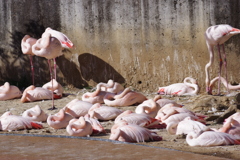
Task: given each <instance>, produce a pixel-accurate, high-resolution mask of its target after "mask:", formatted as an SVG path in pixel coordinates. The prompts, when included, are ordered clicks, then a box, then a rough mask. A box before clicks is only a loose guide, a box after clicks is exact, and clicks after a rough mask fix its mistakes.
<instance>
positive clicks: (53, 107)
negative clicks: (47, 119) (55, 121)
mask: <svg viewBox="0 0 240 160" xmlns="http://www.w3.org/2000/svg"><path fill="white" fill-rule="evenodd" d="M55 109H57V108H56V107H55V106H52V108H48V110H51V111H52V110H55Z"/></svg>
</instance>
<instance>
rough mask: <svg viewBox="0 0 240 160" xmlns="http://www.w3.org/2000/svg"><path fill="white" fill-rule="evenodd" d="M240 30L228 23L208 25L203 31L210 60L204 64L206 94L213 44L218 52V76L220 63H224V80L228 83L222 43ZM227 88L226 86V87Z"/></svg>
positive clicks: (208, 89) (212, 57) (212, 58)
mask: <svg viewBox="0 0 240 160" xmlns="http://www.w3.org/2000/svg"><path fill="white" fill-rule="evenodd" d="M239 33H240V30H239V29H237V28H233V27H231V26H230V25H227V24H220V25H215V26H211V27H209V28H208V29H207V30H206V32H205V38H206V44H207V47H208V51H209V54H210V60H209V62H208V63H207V64H206V66H205V72H206V81H205V83H206V91H207V93H208V94H211V92H209V91H210V88H209V85H210V77H209V71H208V70H209V67H210V66H211V65H212V63H213V60H214V46H218V54H219V59H220V62H219V67H220V69H219V78H220V77H221V71H222V63H223V64H224V67H225V73H226V81H227V84H228V80H227V61H226V53H225V50H224V43H225V42H226V41H227V40H228V39H229V38H231V37H232V36H234V35H236V34H239ZM221 47H222V50H223V51H222V52H223V56H224V57H223V60H222V56H221V52H220V50H221ZM227 90H228V87H227ZM217 94H218V95H219V94H220V81H218V93H217Z"/></svg>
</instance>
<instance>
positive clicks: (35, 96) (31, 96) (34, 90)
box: [21, 85, 62, 103]
mask: <svg viewBox="0 0 240 160" xmlns="http://www.w3.org/2000/svg"><path fill="white" fill-rule="evenodd" d="M61 97H62V96H61V94H60V95H58V94H53V98H55V99H59V98H61ZM45 99H52V91H50V90H48V89H45V88H42V87H35V86H34V85H31V86H29V87H27V88H26V89H25V90H24V91H23V94H22V98H21V102H22V103H24V102H34V101H39V100H45Z"/></svg>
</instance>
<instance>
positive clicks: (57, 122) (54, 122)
mask: <svg viewBox="0 0 240 160" xmlns="http://www.w3.org/2000/svg"><path fill="white" fill-rule="evenodd" d="M71 119H74V117H73V116H71V115H70V114H67V113H65V112H64V110H63V109H60V110H59V112H58V113H56V114H54V115H49V116H48V118H47V124H48V125H49V126H50V127H52V128H54V129H61V128H66V127H67V125H68V123H69V121H70V120H71Z"/></svg>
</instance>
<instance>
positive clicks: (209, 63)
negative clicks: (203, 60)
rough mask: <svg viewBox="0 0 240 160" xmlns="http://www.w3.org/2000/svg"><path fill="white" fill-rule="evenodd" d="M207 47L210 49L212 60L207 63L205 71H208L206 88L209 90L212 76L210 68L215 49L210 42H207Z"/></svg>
mask: <svg viewBox="0 0 240 160" xmlns="http://www.w3.org/2000/svg"><path fill="white" fill-rule="evenodd" d="M207 47H208V51H209V55H210V60H209V62H208V63H207V64H206V66H205V73H206V80H205V83H206V90H207V92H208V91H209V84H210V77H209V71H208V68H209V67H210V66H211V65H212V63H213V60H214V51H213V46H211V45H210V44H208V43H207Z"/></svg>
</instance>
